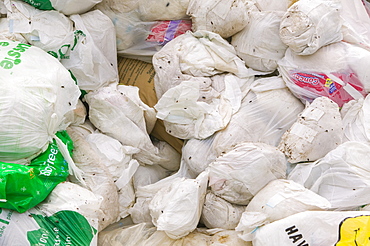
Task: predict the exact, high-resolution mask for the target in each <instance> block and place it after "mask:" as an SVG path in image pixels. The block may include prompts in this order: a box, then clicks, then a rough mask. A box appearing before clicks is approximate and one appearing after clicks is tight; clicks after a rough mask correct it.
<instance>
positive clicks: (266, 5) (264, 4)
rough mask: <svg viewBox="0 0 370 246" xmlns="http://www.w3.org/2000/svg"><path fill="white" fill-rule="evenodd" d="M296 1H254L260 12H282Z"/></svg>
mask: <svg viewBox="0 0 370 246" xmlns="http://www.w3.org/2000/svg"><path fill="white" fill-rule="evenodd" d="M297 1H298V0H254V2H256V3H255V4H256V6H257V7H258V9H259V10H261V11H284V12H286V11H287V10H288V8H289V7H290V6H291V5H292V4H293V3H295V2H297Z"/></svg>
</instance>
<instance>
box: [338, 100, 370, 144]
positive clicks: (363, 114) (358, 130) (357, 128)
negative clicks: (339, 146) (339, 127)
mask: <svg viewBox="0 0 370 246" xmlns="http://www.w3.org/2000/svg"><path fill="white" fill-rule="evenodd" d="M369 103H370V97H369V96H366V97H365V99H362V98H360V99H358V100H352V101H349V102H348V103H346V104H344V105H343V108H342V109H341V111H340V113H341V115H342V118H343V120H342V121H343V128H344V137H343V141H344V142H345V141H357V142H363V143H368V144H369V143H370V129H369V127H370V119H369V118H368V117H369V116H370V112H369V110H370V105H369Z"/></svg>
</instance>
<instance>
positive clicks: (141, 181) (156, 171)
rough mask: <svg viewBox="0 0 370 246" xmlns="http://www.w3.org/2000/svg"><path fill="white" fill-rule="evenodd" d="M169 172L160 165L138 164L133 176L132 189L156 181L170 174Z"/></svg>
mask: <svg viewBox="0 0 370 246" xmlns="http://www.w3.org/2000/svg"><path fill="white" fill-rule="evenodd" d="M171 173H172V172H170V171H168V170H166V169H165V168H163V167H161V166H160V165H146V166H139V167H138V168H137V171H136V172H135V174H134V176H133V185H134V189H135V190H137V189H138V187H140V186H146V185H150V184H153V183H156V182H158V181H159V180H161V179H164V178H165V177H168V176H170V174H171Z"/></svg>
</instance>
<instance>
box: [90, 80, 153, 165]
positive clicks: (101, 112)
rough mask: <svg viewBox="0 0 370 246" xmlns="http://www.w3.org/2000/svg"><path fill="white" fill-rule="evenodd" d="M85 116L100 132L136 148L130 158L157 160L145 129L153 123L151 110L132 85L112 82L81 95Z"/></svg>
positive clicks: (148, 161) (141, 160)
mask: <svg viewBox="0 0 370 246" xmlns="http://www.w3.org/2000/svg"><path fill="white" fill-rule="evenodd" d="M85 99H86V101H87V103H88V105H89V119H90V121H91V123H93V124H94V126H95V127H96V128H98V129H99V130H100V131H101V132H102V133H104V134H107V135H108V136H110V137H113V138H115V139H117V140H118V141H120V142H121V143H122V144H123V145H128V146H132V147H136V148H138V149H140V152H138V153H136V154H134V158H136V159H137V160H138V161H140V162H143V163H145V164H154V163H156V162H157V161H159V160H160V157H159V156H158V149H157V148H156V147H155V146H154V145H153V143H152V141H151V140H150V137H149V132H150V131H151V129H152V128H153V126H154V123H155V120H156V118H155V111H154V109H153V108H150V107H149V106H147V105H145V104H144V103H143V102H142V101H141V99H140V97H139V94H138V88H137V87H134V86H124V85H118V86H117V85H112V86H108V87H102V88H100V89H99V90H95V91H92V92H90V93H88V94H87V95H85Z"/></svg>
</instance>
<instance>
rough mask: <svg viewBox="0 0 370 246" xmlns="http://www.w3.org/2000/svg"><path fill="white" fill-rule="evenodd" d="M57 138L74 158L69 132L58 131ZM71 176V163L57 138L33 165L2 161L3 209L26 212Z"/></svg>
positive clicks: (0, 195) (0, 198)
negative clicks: (60, 148)
mask: <svg viewBox="0 0 370 246" xmlns="http://www.w3.org/2000/svg"><path fill="white" fill-rule="evenodd" d="M56 136H57V137H58V138H59V139H60V140H61V141H62V142H63V143H64V144H65V145H66V146H67V148H68V152H69V154H70V155H71V154H72V149H73V142H72V140H71V138H70V137H69V136H68V134H67V132H66V131H60V132H57V133H56ZM68 175H69V168H68V163H67V162H66V161H65V159H64V157H63V155H62V153H61V151H60V150H59V148H58V145H57V143H56V140H55V139H53V142H52V143H51V144H49V147H48V149H47V150H46V151H45V152H43V153H42V154H40V155H39V156H37V157H36V158H34V159H33V160H32V161H31V163H30V165H20V164H15V163H6V162H0V207H1V208H8V209H13V210H16V211H17V212H20V213H23V212H25V211H27V210H28V209H30V208H32V207H34V206H36V205H37V204H39V203H40V202H42V201H43V200H44V199H45V198H46V197H47V196H48V195H49V194H50V192H51V191H52V190H53V189H54V188H55V186H57V185H58V184H59V183H61V182H63V181H66V180H67V177H68Z"/></svg>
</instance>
